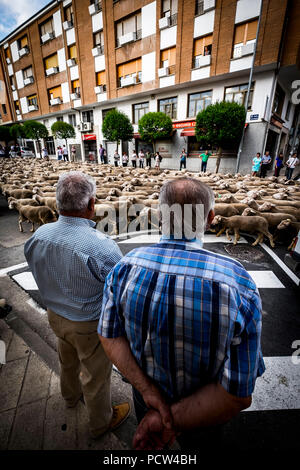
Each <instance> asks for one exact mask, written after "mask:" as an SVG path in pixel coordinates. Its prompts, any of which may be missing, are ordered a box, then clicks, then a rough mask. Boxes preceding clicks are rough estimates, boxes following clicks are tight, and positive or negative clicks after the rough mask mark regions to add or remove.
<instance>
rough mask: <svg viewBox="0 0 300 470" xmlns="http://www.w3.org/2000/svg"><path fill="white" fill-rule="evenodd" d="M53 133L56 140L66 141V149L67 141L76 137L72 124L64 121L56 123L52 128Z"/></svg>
mask: <svg viewBox="0 0 300 470" xmlns="http://www.w3.org/2000/svg"><path fill="white" fill-rule="evenodd" d="M51 131H52V133H53V134H54V137H55V138H56V139H65V142H66V147H68V143H67V139H74V138H75V137H76V134H75V129H74V127H73V126H72V124H68V123H67V122H64V121H56V122H54V124H52V126H51Z"/></svg>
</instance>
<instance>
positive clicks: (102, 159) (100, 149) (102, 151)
mask: <svg viewBox="0 0 300 470" xmlns="http://www.w3.org/2000/svg"><path fill="white" fill-rule="evenodd" d="M104 152H105V150H104V148H103V147H102V145H101V144H100V148H99V156H100V162H101V163H102V164H104Z"/></svg>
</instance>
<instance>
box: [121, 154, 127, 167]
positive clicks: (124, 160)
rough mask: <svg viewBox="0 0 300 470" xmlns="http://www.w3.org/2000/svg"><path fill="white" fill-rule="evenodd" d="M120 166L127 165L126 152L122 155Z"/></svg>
mask: <svg viewBox="0 0 300 470" xmlns="http://www.w3.org/2000/svg"><path fill="white" fill-rule="evenodd" d="M122 165H123V166H127V165H128V155H127V153H126V152H124V153H123V155H122Z"/></svg>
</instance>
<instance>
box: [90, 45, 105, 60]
mask: <svg viewBox="0 0 300 470" xmlns="http://www.w3.org/2000/svg"><path fill="white" fill-rule="evenodd" d="M92 54H93V56H94V57H96V56H98V55H103V54H104V46H103V45H101V44H100V45H98V46H96V47H94V48H93V49H92Z"/></svg>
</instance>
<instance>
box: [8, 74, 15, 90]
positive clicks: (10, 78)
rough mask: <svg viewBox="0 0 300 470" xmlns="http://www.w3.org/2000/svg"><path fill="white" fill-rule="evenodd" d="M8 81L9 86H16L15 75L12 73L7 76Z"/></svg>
mask: <svg viewBox="0 0 300 470" xmlns="http://www.w3.org/2000/svg"><path fill="white" fill-rule="evenodd" d="M9 83H10V86H11V87H14V88H16V83H15V77H14V76H13V75H11V76H10V77H9Z"/></svg>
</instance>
